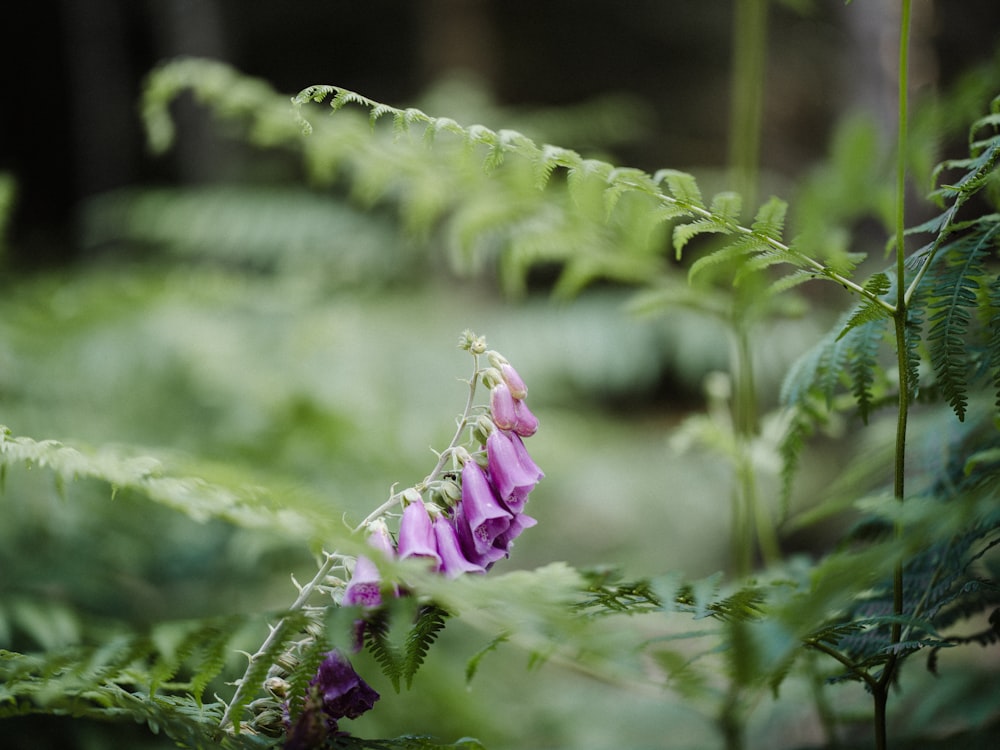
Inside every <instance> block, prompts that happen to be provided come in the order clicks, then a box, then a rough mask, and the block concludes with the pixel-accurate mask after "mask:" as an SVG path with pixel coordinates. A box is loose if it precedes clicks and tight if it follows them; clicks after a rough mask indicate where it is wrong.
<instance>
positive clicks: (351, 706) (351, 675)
mask: <svg viewBox="0 0 1000 750" xmlns="http://www.w3.org/2000/svg"><path fill="white" fill-rule="evenodd" d="M309 684H310V686H315V687H316V688H317V689H318V691H319V696H320V698H321V699H322V700H323V713H325V714H326V715H327V716H328V717H329V718H331V719H333V720H334V721H337V720H338V719H343V718H345V717H346V718H348V719H356V718H357V717H359V716H361V714H363V713H365V711H370V710H371V708H372V707H373V706H374V705H375V701H377V700H378V699H379V697H380V696H379V694H378V693H377V692H376V691H375V690H374V689H372V687H371V686H370V685H369V684H368V683H367V682H365V681H364V680H362V679H361V676H360V675H358V673H357V672H355V671H354V667H352V666H351V663H350V662H349V661H348V660H347V659H346V658H344V656H343V655H342V654H341V653H340V652H339V651H337V650H336V649H334V650H333V651H330V652H329V653H328V654H327V655H326V658H324V659H323V662H322V664H320V665H319V669H318V670H317V672H316V676H315V677H314V678H313V679H312V681H311V682H310V683H309Z"/></svg>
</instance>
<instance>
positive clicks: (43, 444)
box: [0, 425, 343, 539]
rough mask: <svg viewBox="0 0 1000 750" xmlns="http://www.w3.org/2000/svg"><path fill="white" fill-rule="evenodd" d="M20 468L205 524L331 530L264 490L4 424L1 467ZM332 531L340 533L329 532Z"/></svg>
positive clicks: (298, 533)
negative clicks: (126, 495) (19, 432)
mask: <svg viewBox="0 0 1000 750" xmlns="http://www.w3.org/2000/svg"><path fill="white" fill-rule="evenodd" d="M19 464H27V465H29V466H30V465H33V466H39V467H44V468H47V469H49V470H50V471H51V472H52V473H53V475H54V476H55V478H56V479H57V480H59V481H60V482H68V481H71V480H78V479H96V480H99V481H102V482H105V483H107V484H108V485H109V487H110V490H111V494H112V496H113V495H114V494H115V493H117V492H120V491H122V490H131V491H135V492H137V493H139V494H141V495H143V496H145V497H147V498H149V499H150V500H153V501H154V502H157V503H160V504H162V505H165V506H167V507H170V508H173V509H175V510H178V511H181V512H182V513H185V514H187V515H188V516H190V517H191V518H193V519H194V520H196V521H200V522H204V521H207V520H209V519H212V518H220V519H223V520H225V521H228V522H230V523H233V524H236V525H238V526H244V527H248V528H269V529H273V530H279V531H282V532H283V533H286V534H288V535H290V536H293V537H295V538H300V539H303V538H306V539H307V538H311V537H312V535H313V534H314V533H317V531H318V529H319V528H322V527H329V526H332V525H331V524H328V523H327V522H326V521H324V520H323V519H320V518H307V517H305V516H303V515H300V514H299V513H297V512H293V511H290V510H287V509H283V510H280V511H278V510H273V509H272V508H271V507H269V505H268V502H267V500H266V494H267V493H266V492H265V490H264V489H263V488H261V487H255V486H251V485H245V486H237V487H231V486H224V485H220V484H213V483H211V482H208V481H205V480H204V479H201V478H199V477H180V476H169V475H168V474H167V472H166V468H165V467H164V465H163V464H162V463H161V462H160V461H159V460H157V459H156V458H153V457H150V456H126V455H121V454H120V453H118V452H116V451H113V450H110V449H108V450H104V451H101V452H99V453H94V454H90V453H85V452H83V451H81V450H78V449H76V448H73V447H71V446H68V445H65V444H63V443H60V442H58V441H56V440H34V439H32V438H28V437H20V436H15V435H13V434H12V433H11V431H10V430H9V429H8V428H7V427H4V426H3V425H0V466H12V465H19ZM320 533H325V532H320ZM330 533H333V534H336V533H337V531H336V530H335V529H330ZM341 535H342V536H343V533H341Z"/></svg>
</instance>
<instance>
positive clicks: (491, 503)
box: [459, 460, 512, 562]
mask: <svg viewBox="0 0 1000 750" xmlns="http://www.w3.org/2000/svg"><path fill="white" fill-rule="evenodd" d="M460 508H461V512H460V514H459V515H461V521H460V523H462V524H463V525H465V526H466V527H467V528H468V531H469V532H470V534H469V537H470V539H471V542H472V548H473V550H474V551H475V553H476V554H477V555H485V554H487V553H488V552H489V551H490V548H491V547H492V546H493V540H494V539H496V538H497V536H499V535H500V534H502V533H503V532H504V531H506V530H507V527H508V526H510V522H511V519H512V516H511V514H510V513H509V512H508V511H507V510H505V509H504V508H503V507H502V506H501V505H500V502H499V501H498V500H497V497H496V494H494V492H493V486H492V485H491V484H490V480H489V479H488V478H487V477H486V472H485V471H483V468H482V467H481V466H480V465H479V464H477V463H476V462H475V461H474V460H470V461H467V462H466V464H465V466H463V467H462V502H461V506H460ZM459 528H461V526H460V527H459ZM460 538H461V536H460ZM465 552H466V553H469V552H470V550H469V549H465ZM469 559H470V560H472V561H473V562H479V560H477V559H474V558H471V557H470V558H469Z"/></svg>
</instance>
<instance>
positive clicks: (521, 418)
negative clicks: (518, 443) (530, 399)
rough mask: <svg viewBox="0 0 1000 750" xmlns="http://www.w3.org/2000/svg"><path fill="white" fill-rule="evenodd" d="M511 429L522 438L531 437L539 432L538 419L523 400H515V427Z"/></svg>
mask: <svg viewBox="0 0 1000 750" xmlns="http://www.w3.org/2000/svg"><path fill="white" fill-rule="evenodd" d="M511 429H512V430H514V432H516V433H517V434H518V435H520V436H521V437H531V436H532V435H534V434H535V433H536V432H538V417H536V416H535V415H534V414H532V413H531V409H529V408H528V404H526V403H525V402H524V401H523V400H521V399H515V400H514V426H513V427H512V428H511Z"/></svg>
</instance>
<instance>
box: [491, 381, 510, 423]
mask: <svg viewBox="0 0 1000 750" xmlns="http://www.w3.org/2000/svg"><path fill="white" fill-rule="evenodd" d="M516 404H517V401H516V399H515V398H514V396H513V395H512V394H511V392H510V388H508V387H507V384H506V383H497V384H496V385H495V386H493V387H492V388H491V389H490V412H492V414H493V424H495V425H496V426H497V427H499V428H500V429H501V430H512V429H514V425H515V424H516V423H517V411H516Z"/></svg>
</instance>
